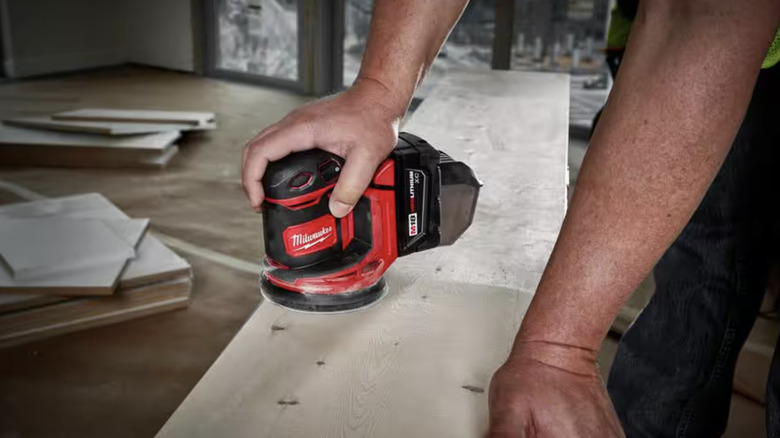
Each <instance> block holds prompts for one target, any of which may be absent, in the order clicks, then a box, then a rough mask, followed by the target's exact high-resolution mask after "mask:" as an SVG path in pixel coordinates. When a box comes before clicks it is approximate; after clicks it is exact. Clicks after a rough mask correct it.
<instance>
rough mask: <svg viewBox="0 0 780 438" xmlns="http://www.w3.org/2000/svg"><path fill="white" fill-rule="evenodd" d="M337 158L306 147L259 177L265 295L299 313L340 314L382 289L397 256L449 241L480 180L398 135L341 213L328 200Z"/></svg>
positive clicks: (462, 224)
mask: <svg viewBox="0 0 780 438" xmlns="http://www.w3.org/2000/svg"><path fill="white" fill-rule="evenodd" d="M343 164H344V160H343V159H342V158H341V157H339V156H337V155H334V154H331V153H329V152H325V151H323V150H319V149H314V150H309V151H305V152H298V153H294V154H291V155H288V156H287V157H285V158H283V159H281V160H279V161H275V162H272V163H270V164H269V165H268V168H267V170H266V172H265V175H264V177H263V188H264V190H265V201H264V202H263V228H264V230H263V231H264V236H265V254H266V256H265V259H264V261H263V269H264V270H263V272H262V274H261V276H260V288H261V291H262V293H263V295H264V296H265V297H266V298H267V299H269V300H271V301H272V302H274V303H276V304H279V305H281V306H283V307H286V308H289V309H292V310H298V311H303V312H316V313H328V312H346V311H350V310H356V309H360V308H363V307H366V306H369V305H371V304H374V303H376V302H377V301H379V300H380V299H381V298H382V297H384V295H385V294H386V293H387V286H386V283H385V280H384V279H383V278H382V275H383V274H384V273H385V271H387V269H388V268H389V267H390V264H392V263H393V261H395V259H396V258H398V257H402V256H405V255H409V254H411V253H414V252H418V251H424V250H426V249H431V248H435V247H437V246H442V245H450V244H452V243H453V242H455V240H457V239H458V238H459V237H460V236H461V235H462V234H463V232H464V231H466V229H467V228H468V227H469V225H471V222H472V220H473V218H474V209H475V208H476V204H477V197H478V195H479V189H480V187H481V185H482V184H481V183H480V182H479V180H478V179H477V177H476V176H475V175H474V172H473V171H472V170H471V169H470V168H469V167H468V166H466V165H465V164H464V163H462V162H459V161H455V160H453V159H452V158H450V157H449V156H448V155H447V154H445V153H444V152H441V151H438V150H436V149H435V148H434V147H433V146H431V145H430V144H428V143H427V142H426V141H425V140H423V139H421V138H418V137H415V136H414V135H411V134H408V133H401V134H400V136H399V139H398V143H397V145H396V147H395V148H394V149H393V151H392V153H391V154H390V156H389V157H388V158H387V159H386V160H385V161H383V162H382V164H380V165H379V167H378V168H377V171H376V173H375V174H374V177H373V179H372V180H371V184H370V186H369V187H368V189H367V190H366V191H365V193H364V194H363V196H362V197H361V198H360V200H359V201H358V203H357V204H356V205H355V208H354V209H353V210H352V212H350V213H349V214H348V215H347V216H345V217H343V218H341V219H336V218H335V217H334V216H332V215H331V214H330V210H329V208H328V201H329V197H330V194H331V192H332V190H333V187H334V186H335V185H336V181H337V180H338V178H339V173H340V171H341V168H342V165H343Z"/></svg>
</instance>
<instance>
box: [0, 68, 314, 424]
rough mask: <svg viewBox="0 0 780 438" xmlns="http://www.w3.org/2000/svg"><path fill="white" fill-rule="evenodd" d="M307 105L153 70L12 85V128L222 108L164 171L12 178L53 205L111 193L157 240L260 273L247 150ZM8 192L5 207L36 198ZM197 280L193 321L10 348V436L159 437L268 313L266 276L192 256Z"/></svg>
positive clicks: (8, 98)
mask: <svg viewBox="0 0 780 438" xmlns="http://www.w3.org/2000/svg"><path fill="white" fill-rule="evenodd" d="M305 101H306V99H305V98H302V97H300V96H296V95H294V94H289V93H285V92H279V91H269V90H267V89H262V88H258V87H252V86H247V85H241V84H235V83H228V82H222V81H215V80H209V79H202V78H198V77H194V76H191V75H184V74H179V73H172V72H167V71H161V70H153V69H140V68H122V69H111V70H103V71H95V72H89V73H83V74H78V75H72V76H63V77H57V78H47V79H41V80H31V81H22V82H16V83H9V84H4V85H1V86H0V118H3V117H6V116H9V115H12V114H15V115H32V114H36V113H43V112H52V111H62V110H66V109H70V108H77V107H101V106H118V107H130V108H169V109H182V110H198V109H204V110H214V111H216V112H217V117H218V120H219V129H218V130H216V131H213V132H207V133H202V134H197V135H188V136H186V137H184V139H183V140H182V142H181V143H180V146H181V152H180V153H179V155H178V156H176V157H175V158H174V159H173V161H172V162H171V163H170V164H169V166H168V167H167V168H166V169H164V170H161V171H157V170H110V171H109V170H100V169H53V168H48V169H44V168H37V169H36V168H28V169H16V168H9V167H6V168H0V181H3V182H6V183H12V184H15V185H17V186H21V187H24V188H26V189H29V190H32V191H34V192H37V193H40V194H43V195H46V196H59V195H67V194H75V193H85V192H93V191H100V192H101V193H103V194H104V195H105V196H106V197H107V198H109V199H110V200H111V201H112V202H114V203H115V204H117V205H118V206H119V207H120V208H121V209H123V210H124V211H125V212H127V213H128V214H129V215H131V216H135V217H149V218H151V227H150V228H151V231H152V232H154V231H159V232H162V233H164V234H166V235H170V236H173V237H175V238H178V239H181V240H184V241H186V242H188V243H191V244H193V245H196V246H197V247H201V248H208V249H211V250H213V251H218V252H220V253H223V254H227V255H229V256H232V257H235V258H238V259H241V260H247V261H258V260H259V259H260V256H261V254H262V240H261V233H260V226H261V222H260V218H259V216H258V215H256V214H255V213H254V212H253V211H252V210H251V209H250V208H248V204H247V203H246V201H245V198H244V194H243V191H242V188H241V186H240V183H239V164H240V156H241V154H240V151H241V148H242V147H243V145H244V144H245V143H246V142H247V141H248V140H250V139H251V138H252V137H253V136H254V134H256V133H257V132H258V131H259V130H260V129H262V128H263V127H265V126H267V125H269V124H270V123H273V122H274V121H276V120H278V119H279V118H280V117H282V116H283V115H284V114H286V113H287V112H288V111H290V110H291V109H293V108H295V107H297V106H299V105H301V104H302V103H304V102H305ZM2 186H3V185H2V184H0V203H10V202H18V201H21V200H22V199H21V198H19V197H18V196H15V195H14V194H13V193H12V192H10V191H8V190H4V189H3V188H2ZM180 254H181V255H182V256H183V257H185V258H186V259H187V260H188V261H189V262H190V263H191V264H192V265H193V271H194V275H195V281H194V290H193V292H192V304H191V305H190V307H189V308H188V309H186V310H182V311H176V312H171V313H167V314H161V315H156V316H150V317H147V318H142V319H138V320H135V321H131V322H127V323H122V324H116V325H112V326H109V327H105V328H100V329H93V330H87V331H83V332H78V333H72V334H69V335H65V336H59V337H55V338H51V339H48V340H43V341H39V342H33V343H29V344H26V345H22V346H18V347H13V348H6V349H2V350H0V412H2V414H0V437H3V438H5V437H22V436H23V437H50V436H58V437H105V436H111V437H150V436H153V435H154V434H155V433H156V432H157V430H159V428H160V427H161V426H162V424H163V423H164V422H165V420H166V419H167V418H168V416H170V414H171V413H172V412H173V410H174V409H176V407H177V406H178V405H179V404H180V403H181V401H182V400H183V399H184V397H185V396H186V395H187V393H188V392H189V391H190V389H191V388H192V387H193V386H194V385H195V383H197V381H198V380H199V379H200V377H201V376H202V375H203V373H204V372H205V371H206V370H207V369H208V367H209V366H210V365H211V363H212V362H213V361H214V360H215V359H216V358H217V356H218V355H219V353H220V352H221V351H222V349H223V348H224V347H225V346H226V345H227V343H228V342H229V341H230V339H231V338H232V337H233V336H234V335H235V333H236V332H237V331H238V329H239V328H240V327H241V325H242V324H243V323H244V321H245V320H246V319H247V317H248V316H249V315H250V314H251V312H252V311H253V309H254V308H255V307H256V306H257V304H258V303H259V302H260V295H259V293H258V289H257V287H256V283H257V276H256V275H253V274H251V273H245V272H241V271H237V270H234V269H230V268H227V267H224V266H221V265H219V264H216V263H214V262H212V261H210V260H208V259H206V258H203V257H200V256H197V255H194V254H193V253H191V252H180Z"/></svg>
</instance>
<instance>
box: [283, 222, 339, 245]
mask: <svg viewBox="0 0 780 438" xmlns="http://www.w3.org/2000/svg"><path fill="white" fill-rule="evenodd" d="M332 233H333V227H322V228H321V229H320V230H319V231H317V232H315V233H311V234H293V235H292V236H290V241H291V243H292V247H293V249H295V250H301V249H308V248H311V247H312V246H314V245H316V244H318V243H320V242H324V241H325V240H327V239H328V237H330V235H331V234H332Z"/></svg>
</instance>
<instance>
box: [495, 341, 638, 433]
mask: <svg viewBox="0 0 780 438" xmlns="http://www.w3.org/2000/svg"><path fill="white" fill-rule="evenodd" d="M569 348H572V347H563V346H560V345H557V344H553V345H549V344H544V345H540V346H534V345H532V344H528V345H521V346H520V348H518V347H517V346H516V348H515V352H513V354H512V356H511V357H510V358H509V359H508V360H507V362H506V363H505V364H504V365H503V366H501V368H499V369H498V371H496V374H495V375H494V376H493V380H492V381H491V383H490V397H489V404H490V431H489V432H488V437H489V438H516V437H517V438H519V437H522V438H530V437H545V438H547V437H549V438H558V437H565V438H571V437H599V438H602V437H624V436H625V435H624V434H623V429H622V428H621V427H620V422H619V421H618V418H617V416H616V414H615V410H614V408H613V407H612V403H611V401H610V400H609V396H608V395H607V392H606V389H605V388H604V382H603V381H602V380H601V377H600V376H599V374H598V372H597V370H596V365H595V360H594V358H593V357H592V356H593V355H592V354H591V353H590V352H587V351H583V350H582V349H574V350H569V351H567V349H569ZM518 350H519V351H518Z"/></svg>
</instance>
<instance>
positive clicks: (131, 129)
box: [3, 116, 216, 135]
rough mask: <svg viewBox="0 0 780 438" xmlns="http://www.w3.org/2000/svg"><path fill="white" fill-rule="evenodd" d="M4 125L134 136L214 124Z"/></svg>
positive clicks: (32, 121)
mask: <svg viewBox="0 0 780 438" xmlns="http://www.w3.org/2000/svg"><path fill="white" fill-rule="evenodd" d="M3 123H4V124H6V125H11V126H20V127H22V128H35V129H46V130H51V131H63V132H81V133H87V134H101V135H134V134H152V133H156V132H166V131H200V130H211V129H215V128H216V125H215V124H214V123H211V124H206V125H202V126H194V125H190V124H186V123H178V124H167V123H126V122H125V123H123V122H96V121H81V120H55V119H52V118H51V117H46V116H38V117H18V118H13V119H7V120H4V121H3Z"/></svg>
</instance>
